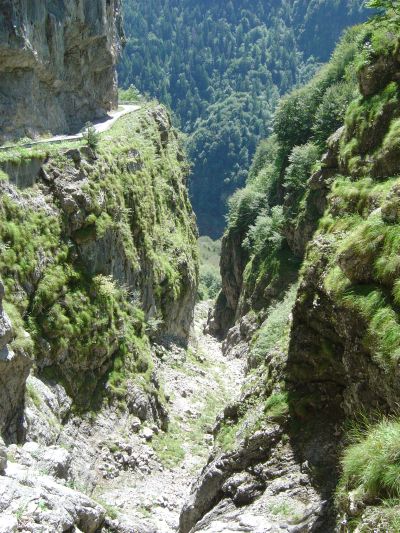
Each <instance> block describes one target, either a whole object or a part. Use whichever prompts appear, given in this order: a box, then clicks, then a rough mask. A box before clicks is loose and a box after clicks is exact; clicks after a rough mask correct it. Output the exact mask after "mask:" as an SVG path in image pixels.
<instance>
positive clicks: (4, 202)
mask: <svg viewBox="0 0 400 533" xmlns="http://www.w3.org/2000/svg"><path fill="white" fill-rule="evenodd" d="M19 157H20V159H18V160H17V161H16V160H15V154H13V153H12V152H10V154H8V153H3V154H2V159H3V161H2V163H1V166H2V168H4V169H5V171H6V172H3V173H2V174H1V176H2V179H1V181H0V218H1V229H0V246H1V259H0V272H1V276H2V278H3V281H4V285H5V286H6V289H7V290H6V305H7V309H9V310H10V313H9V314H10V317H11V322H12V325H13V328H14V332H13V333H12V332H11V330H10V322H9V321H8V320H7V318H6V315H3V314H2V315H1V316H2V321H1V324H2V328H1V339H2V340H1V342H2V344H1V348H2V351H1V354H2V360H1V365H2V366H4V369H5V370H4V371H2V379H3V377H4V376H7V375H13V376H14V377H13V382H12V386H11V388H12V390H13V391H14V396H15V397H14V396H13V398H12V401H10V399H8V397H7V395H6V394H5V393H4V395H3V396H2V397H1V398H2V400H1V401H2V409H1V413H2V417H1V422H0V425H1V431H2V432H3V433H4V434H5V435H7V432H8V431H9V430H10V431H11V433H12V434H13V436H14V438H16V435H17V433H16V431H15V428H13V430H11V429H10V427H9V426H10V421H11V419H12V418H10V416H11V415H9V414H7V413H8V411H11V412H12V413H13V414H14V415H16V413H17V412H20V413H21V408H22V403H21V399H22V398H23V391H24V382H25V379H26V375H27V371H28V370H29V366H30V364H31V361H33V363H34V371H35V374H36V375H38V376H39V377H40V378H41V379H43V380H45V381H46V380H51V383H53V384H55V383H58V384H60V386H62V387H63V388H64V389H65V390H66V391H67V394H68V395H69V396H70V398H72V400H73V401H74V402H75V404H76V405H77V406H78V407H79V409H83V410H86V409H88V408H89V407H93V406H94V404H96V405H97V408H99V407H100V406H101V405H102V403H104V401H105V400H106V401H109V402H111V403H113V402H114V401H119V402H122V404H123V405H124V408H125V409H126V410H127V411H128V412H129V413H131V415H132V416H133V415H134V416H138V417H139V418H140V419H141V420H150V421H153V422H154V423H156V424H158V425H160V426H163V427H164V426H165V425H166V423H167V414H166V411H165V406H164V405H163V398H162V396H163V395H162V391H161V390H160V386H159V383H158V381H157V376H156V373H155V369H154V366H155V361H154V360H153V358H152V355H151V351H150V339H151V338H154V337H160V336H161V337H163V336H168V337H174V338H177V339H178V340H179V341H180V342H183V343H185V341H186V339H187V336H188V333H189V328H190V324H191V317H192V313H193V307H194V301H195V294H196V286H197V248H196V235H197V233H196V226H195V221H194V217H193V214H192V210H191V206H190V203H189V200H188V194H187V190H186V183H185V179H186V178H185V175H186V171H187V165H186V163H185V161H184V158H183V155H182V152H181V149H180V143H179V139H178V136H177V134H176V132H175V131H174V129H173V128H172V126H171V122H170V118H169V116H168V114H167V112H166V111H165V110H164V109H163V108H162V107H160V106H144V109H143V110H141V111H139V112H137V113H135V114H131V115H127V116H126V117H124V118H122V119H120V120H119V121H118V122H117V123H116V125H115V126H114V128H113V129H111V130H110V132H109V133H108V134H107V135H106V136H105V138H104V139H102V140H101V141H100V145H99V148H98V150H97V152H96V153H95V152H93V151H92V150H91V149H90V148H88V147H87V146H83V143H77V144H75V145H72V147H71V144H68V143H67V144H66V145H65V146H64V147H63V146H61V147H60V146H58V145H49V146H46V145H44V146H43V148H39V149H38V148H36V149H34V150H28V151H27V152H26V153H25V152H24V153H23V155H20V156H19ZM7 158H8V159H7ZM10 159H11V160H12V163H10ZM21 167H23V168H24V169H25V170H24V173H25V178H26V179H24V180H22V181H21V179H20V178H21V174H20V173H19V172H18V169H20V168H21ZM28 177H29V179H28ZM1 296H2V297H3V292H2V293H1ZM1 309H2V308H1ZM28 332H29V333H28ZM10 341H12V342H11V345H10V349H8V350H7V347H6V344H8V343H10ZM25 361H26V362H25ZM18 365H19V367H18ZM8 368H9V370H7V369H8ZM17 370H18V371H17ZM4 379H6V377H5V378H4ZM7 379H8V378H7ZM7 379H6V380H7ZM16 379H18V380H19V381H18V384H15V383H14V382H15V380H16ZM46 382H47V381H46ZM17 385H18V386H17ZM7 387H8V385H7V384H5V386H4V388H3V391H7ZM14 400H15V401H14ZM93 402H94V403H93ZM3 404H4V405H3ZM18 409H19V411H18ZM3 413H5V414H4V416H3Z"/></svg>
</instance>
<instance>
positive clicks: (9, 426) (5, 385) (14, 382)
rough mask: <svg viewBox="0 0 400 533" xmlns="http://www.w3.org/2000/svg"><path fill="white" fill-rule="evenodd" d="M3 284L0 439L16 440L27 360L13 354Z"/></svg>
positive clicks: (0, 288) (0, 298) (0, 305)
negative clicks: (2, 437) (4, 308)
mask: <svg viewBox="0 0 400 533" xmlns="http://www.w3.org/2000/svg"><path fill="white" fill-rule="evenodd" d="M3 297H4V285H3V283H2V282H1V281H0V437H1V435H2V434H3V435H4V436H5V437H6V438H14V439H15V438H17V437H18V431H19V426H20V418H21V415H22V409H23V402H24V392H25V381H26V378H27V377H28V374H29V369H30V367H31V361H30V360H29V358H28V357H27V356H26V355H25V354H24V353H23V352H22V351H18V352H14V351H13V350H12V349H11V348H10V346H9V344H8V343H9V342H11V340H12V339H13V330H12V325H11V322H10V319H9V318H8V316H7V314H6V313H5V311H4V310H3ZM0 468H1V459H0Z"/></svg>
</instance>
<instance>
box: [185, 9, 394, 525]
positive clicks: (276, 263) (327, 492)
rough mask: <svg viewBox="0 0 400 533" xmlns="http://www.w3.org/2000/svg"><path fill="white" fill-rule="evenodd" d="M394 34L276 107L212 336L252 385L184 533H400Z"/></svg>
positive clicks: (235, 223)
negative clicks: (242, 363) (243, 367)
mask: <svg viewBox="0 0 400 533" xmlns="http://www.w3.org/2000/svg"><path fill="white" fill-rule="evenodd" d="M398 24H399V22H398V17H397V16H396V14H395V13H394V12H391V13H390V16H388V17H387V18H382V19H377V20H376V21H375V22H373V23H370V24H368V25H366V26H363V27H360V28H358V29H355V30H352V31H351V32H350V33H348V35H347V36H346V37H345V38H344V40H343V42H342V43H341V44H340V45H339V47H338V49H337V50H336V52H335V54H334V56H333V58H332V60H331V62H330V63H329V64H328V65H327V66H326V67H324V69H323V70H322V71H321V73H319V74H318V75H317V77H316V78H315V79H314V80H312V81H311V82H310V84H309V85H308V86H307V87H305V88H304V89H299V90H298V91H296V92H295V93H293V94H292V95H290V96H289V97H287V98H286V99H284V100H283V101H282V103H281V104H280V106H279V108H278V112H277V115H276V118H275V127H274V130H275V131H274V135H273V136H272V137H271V138H270V139H269V140H268V141H266V142H265V143H263V144H262V145H261V146H260V147H259V150H258V152H257V155H256V158H255V160H254V163H253V168H252V170H251V172H250V176H249V180H248V183H247V186H246V189H244V190H243V191H240V192H239V193H237V194H236V195H235V197H234V198H233V200H232V201H231V207H230V218H229V226H228V230H227V232H226V234H225V237H224V242H223V257H222V260H221V270H222V277H223V290H222V293H221V295H220V296H219V299H218V302H217V306H216V309H215V312H214V313H213V315H212V316H211V317H210V320H209V325H208V328H209V330H210V331H212V332H213V333H214V334H216V335H219V336H221V337H224V338H225V339H226V340H225V344H224V346H225V352H226V353H227V354H230V356H232V355H235V356H238V357H244V358H245V360H246V362H247V378H246V381H245V385H244V386H243V388H242V396H241V398H240V399H239V401H235V402H234V403H233V405H231V406H229V408H227V409H225V412H224V415H223V416H222V417H221V418H220V420H219V421H218V423H217V425H216V427H215V438H216V446H215V450H214V452H213V454H212V455H211V457H210V460H209V463H208V465H207V466H206V467H205V468H204V470H203V473H202V475H201V476H200V477H199V479H198V480H197V482H196V483H195V484H194V485H193V488H192V495H191V497H190V499H189V500H188V502H187V503H186V505H185V507H184V509H183V512H182V515H181V531H182V532H188V531H210V532H211V531H227V530H229V531H243V530H244V531H257V532H264V531H280V530H285V531H299V532H300V531H321V532H322V531H323V532H327V531H346V532H347V531H359V532H361V531H363V532H364V531H366V532H367V531H399V507H398V502H399V496H400V492H399V484H398V479H399V462H398V457H399V453H400V448H399V444H398V443H399V424H398V418H397V415H398V408H397V405H398V401H399V394H400V391H399V387H398V354H399V339H400V337H399V318H398V295H397V291H398V263H399V260H398V257H399V251H400V250H399V244H398V234H399V228H398V174H399V172H400V153H399V148H398V144H399V128H398V121H399V115H398V112H399V95H400V88H399V83H398V80H399V73H400V64H399V55H398V54H399V37H398V35H399V25H398ZM355 72H356V73H357V77H355V76H354V73H355ZM321 156H322V158H321ZM243 506H244V507H243ZM243 516H249V517H250V518H251V519H252V520H253V522H252V526H248V529H246V527H247V526H246V524H241V523H240V520H239V517H243ZM224 528H225V529H224Z"/></svg>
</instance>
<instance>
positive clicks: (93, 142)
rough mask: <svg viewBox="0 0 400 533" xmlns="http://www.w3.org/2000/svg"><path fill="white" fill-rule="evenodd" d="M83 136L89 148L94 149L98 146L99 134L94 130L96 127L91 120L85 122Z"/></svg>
mask: <svg viewBox="0 0 400 533" xmlns="http://www.w3.org/2000/svg"><path fill="white" fill-rule="evenodd" d="M83 136H84V139H85V141H86V144H87V145H88V146H89V148H91V149H92V150H94V151H96V150H97V148H98V146H99V142H100V136H99V134H98V133H97V132H96V128H95V127H94V126H93V124H92V123H91V122H88V123H87V124H86V129H85V133H84V135H83Z"/></svg>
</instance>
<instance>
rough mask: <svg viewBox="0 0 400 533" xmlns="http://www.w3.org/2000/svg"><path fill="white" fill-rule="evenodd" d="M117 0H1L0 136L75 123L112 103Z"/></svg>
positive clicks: (118, 39)
mask: <svg viewBox="0 0 400 533" xmlns="http://www.w3.org/2000/svg"><path fill="white" fill-rule="evenodd" d="M121 21H122V19H121V6H120V0H78V1H73V0H60V1H57V2H56V1H54V0H45V1H43V0H4V1H3V2H2V3H1V5H0V140H3V141H4V140H5V139H7V138H15V137H21V136H35V135H38V134H43V133H46V132H51V133H65V132H67V131H75V130H79V129H80V128H81V127H82V125H83V124H84V123H85V122H86V121H88V120H91V121H93V120H95V119H96V118H99V117H101V116H104V115H105V114H106V113H107V111H109V110H110V109H112V108H114V107H116V105H117V82H116V73H115V63H116V61H117V58H118V56H119V53H120V51H121V46H122V36H123V31H122V22H121Z"/></svg>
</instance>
